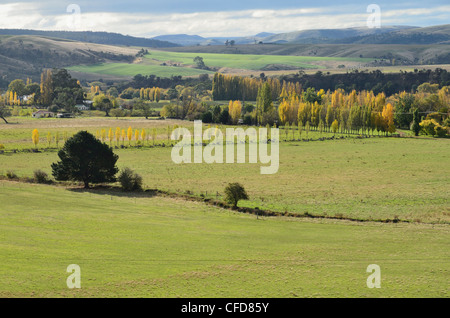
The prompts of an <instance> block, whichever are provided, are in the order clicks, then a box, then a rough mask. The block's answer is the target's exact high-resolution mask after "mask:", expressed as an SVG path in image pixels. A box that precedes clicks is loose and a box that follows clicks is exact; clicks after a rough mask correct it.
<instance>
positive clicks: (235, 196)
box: [225, 183, 248, 207]
mask: <svg viewBox="0 0 450 318" xmlns="http://www.w3.org/2000/svg"><path fill="white" fill-rule="evenodd" d="M240 200H248V195H247V192H246V191H245V189H244V187H243V186H242V185H240V184H239V183H230V184H228V185H227V187H226V188H225V201H227V202H228V203H230V204H233V206H234V207H237V204H238V202H239V201H240Z"/></svg>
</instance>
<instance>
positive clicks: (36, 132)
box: [31, 129, 39, 148]
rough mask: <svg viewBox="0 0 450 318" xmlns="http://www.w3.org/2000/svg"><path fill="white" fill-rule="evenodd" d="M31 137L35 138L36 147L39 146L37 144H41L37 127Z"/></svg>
mask: <svg viewBox="0 0 450 318" xmlns="http://www.w3.org/2000/svg"><path fill="white" fill-rule="evenodd" d="M31 139H32V140H33V144H34V147H35V148H37V145H38V144H39V131H38V130H37V129H35V130H33V133H32V134H31Z"/></svg>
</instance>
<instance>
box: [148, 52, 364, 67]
mask: <svg viewBox="0 0 450 318" xmlns="http://www.w3.org/2000/svg"><path fill="white" fill-rule="evenodd" d="M196 56H201V57H202V58H203V60H204V62H205V64H206V65H207V66H213V67H229V68H238V69H251V70H260V69H262V68H264V67H265V66H267V65H269V64H282V65H289V66H294V67H297V68H317V66H316V65H314V63H315V62H319V61H353V62H369V61H371V60H370V59H357V58H338V57H314V56H283V55H253V54H214V53H201V54H198V53H180V52H164V51H155V50H153V51H151V53H150V54H149V55H147V56H146V57H147V58H148V59H156V60H159V61H168V60H170V61H176V62H181V63H184V64H192V63H193V59H194V58H195V57H196Z"/></svg>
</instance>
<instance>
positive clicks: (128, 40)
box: [0, 29, 180, 48]
mask: <svg viewBox="0 0 450 318" xmlns="http://www.w3.org/2000/svg"><path fill="white" fill-rule="evenodd" d="M0 35H34V36H45V37H51V38H58V39H66V40H72V41H80V42H86V43H96V44H106V45H124V46H141V47H150V48H163V47H164V48H166V47H177V46H180V45H179V44H176V43H170V42H166V41H160V40H157V39H148V38H139V37H134V36H129V35H123V34H119V33H110V32H93V31H43V30H26V29H0Z"/></svg>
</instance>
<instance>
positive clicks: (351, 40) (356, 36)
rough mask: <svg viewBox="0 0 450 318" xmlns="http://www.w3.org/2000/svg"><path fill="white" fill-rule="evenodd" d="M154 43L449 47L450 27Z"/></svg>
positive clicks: (162, 38)
mask: <svg viewBox="0 0 450 318" xmlns="http://www.w3.org/2000/svg"><path fill="white" fill-rule="evenodd" d="M153 39H156V40H160V41H170V42H173V43H177V44H179V45H181V46H210V45H224V44H225V42H226V41H227V40H229V41H232V40H233V41H234V43H235V44H256V43H261V42H263V43H265V44H419V45H420V44H449V43H450V24H448V25H438V26H432V27H415V26H383V27H381V28H374V29H369V28H366V27H364V28H363V27H360V28H345V29H316V30H303V31H294V32H287V33H280V34H274V33H267V32H262V33H259V34H256V35H254V36H246V37H228V38H227V37H207V38H206V37H201V36H198V35H187V34H178V35H162V36H157V37H154V38H153Z"/></svg>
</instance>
